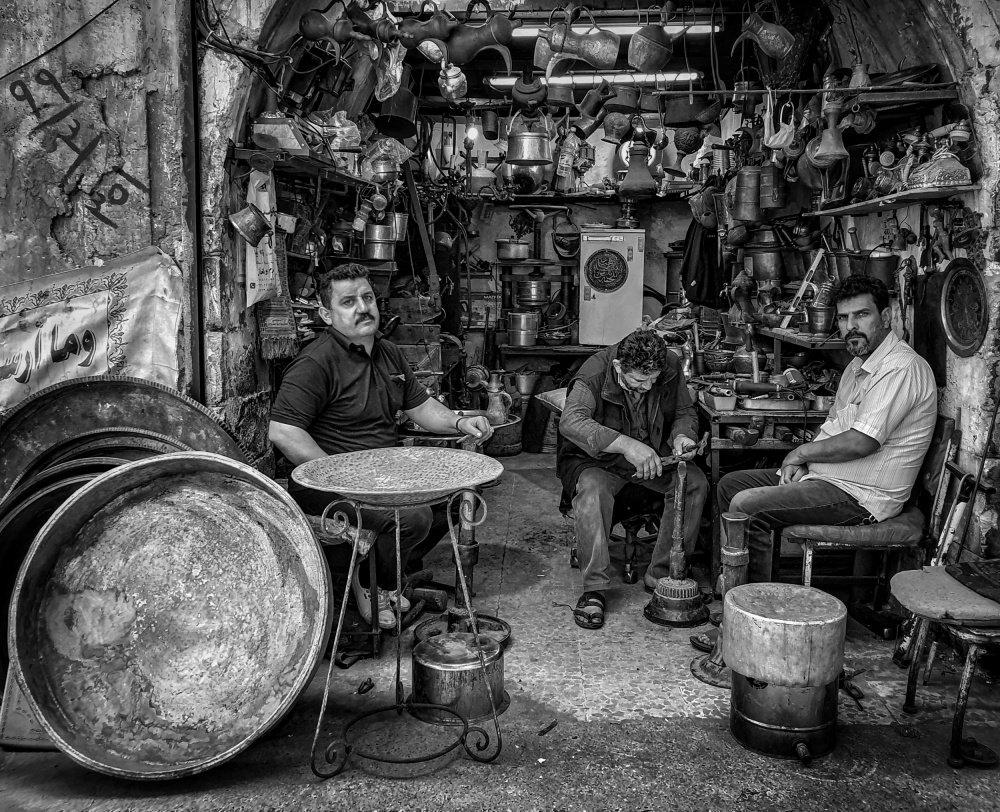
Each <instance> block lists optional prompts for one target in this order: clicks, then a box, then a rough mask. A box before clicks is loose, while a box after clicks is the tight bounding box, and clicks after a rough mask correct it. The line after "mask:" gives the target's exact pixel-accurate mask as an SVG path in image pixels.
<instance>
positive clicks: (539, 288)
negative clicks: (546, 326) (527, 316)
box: [517, 278, 552, 307]
mask: <svg viewBox="0 0 1000 812" xmlns="http://www.w3.org/2000/svg"><path fill="white" fill-rule="evenodd" d="M551 295H552V282H551V281H549V280H548V279H544V278H537V279H536V278H526V279H519V280H518V281H517V303H518V304H519V305H521V307H544V306H545V305H547V304H548V303H549V297H550V296H551Z"/></svg>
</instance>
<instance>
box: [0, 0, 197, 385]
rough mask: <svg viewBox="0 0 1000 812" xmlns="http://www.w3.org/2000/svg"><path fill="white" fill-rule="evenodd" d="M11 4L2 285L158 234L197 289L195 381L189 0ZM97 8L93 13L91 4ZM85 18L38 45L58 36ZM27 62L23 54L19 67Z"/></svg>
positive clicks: (185, 375)
mask: <svg viewBox="0 0 1000 812" xmlns="http://www.w3.org/2000/svg"><path fill="white" fill-rule="evenodd" d="M106 6H107V3H106V2H105V0H67V2H65V3H59V4H53V3H48V2H43V1H42V0H9V2H6V3H3V4H2V5H0V30H2V31H3V37H2V39H0V70H2V72H3V73H8V72H10V73H9V74H8V75H7V76H5V77H4V78H3V79H2V80H0V285H5V284H11V283H16V282H23V281H26V280H30V279H33V278H35V277H38V276H42V275H45V274H50V273H54V272H58V271H62V270H68V269H71V268H74V267H78V266H83V265H91V264H100V263H101V262H102V261H104V260H108V259H111V258H113V257H117V256H120V255H123V254H128V253H130V252H133V251H135V250H137V249H140V248H143V247H145V246H148V245H155V246H157V247H158V248H160V249H161V250H162V251H164V252H165V253H167V254H168V255H169V256H170V257H172V258H173V260H174V261H175V262H176V263H177V264H178V266H179V267H180V268H181V270H182V272H183V274H184V280H185V289H186V291H187V292H188V296H187V301H186V302H185V308H184V313H183V325H182V327H181V331H180V334H179V335H178V336H177V361H178V367H179V369H180V372H179V373H178V376H177V381H176V386H177V388H179V389H181V390H184V391H188V392H191V391H192V387H194V388H196V387H197V385H198V381H197V374H196V368H197V365H196V358H197V354H196V352H195V351H194V350H195V347H196V343H195V342H196V341H197V331H196V330H192V329H191V325H192V312H193V311H192V306H193V303H194V302H195V299H194V292H195V291H196V290H197V288H196V279H195V275H194V262H193V258H194V240H193V231H192V228H191V223H190V221H189V220H188V217H187V215H188V211H189V206H188V203H189V200H190V194H189V189H188V183H187V180H186V174H185V173H186V172H189V171H190V169H191V165H190V163H189V161H190V160H191V159H192V157H193V156H192V151H191V150H190V149H188V150H185V148H184V145H185V129H184V124H185V118H184V97H183V85H182V83H183V77H184V75H185V70H184V63H183V59H182V54H184V53H185V52H186V49H187V48H188V39H187V38H188V36H189V32H190V26H189V24H188V17H187V8H188V7H187V4H183V3H182V4H179V5H178V6H175V5H174V4H173V3H158V4H154V5H153V6H146V5H145V4H141V5H132V4H129V3H124V2H122V3H118V4H116V5H115V6H114V7H112V8H111V9H110V10H108V11H107V12H105V13H103V14H101V13H100V12H101V11H102V9H103V8H105V7H106ZM95 15H96V16H97V19H95V20H93V22H90V23H89V24H88V21H90V20H91V19H92V18H94V17H95ZM81 27H83V30H82V31H80V32H79V33H78V34H76V35H75V36H72V37H71V38H70V39H69V40H68V42H66V43H64V44H63V45H61V46H59V47H58V48H56V49H55V50H54V51H53V52H52V53H49V54H46V55H44V56H42V57H41V58H36V57H38V56H39V55H40V54H43V52H45V51H46V50H47V49H48V48H49V47H51V46H52V45H53V44H55V43H57V42H59V41H60V40H62V39H63V38H65V37H67V36H68V35H70V34H72V33H73V32H74V31H76V30H77V29H79V28H81ZM20 66H23V68H21V67H20Z"/></svg>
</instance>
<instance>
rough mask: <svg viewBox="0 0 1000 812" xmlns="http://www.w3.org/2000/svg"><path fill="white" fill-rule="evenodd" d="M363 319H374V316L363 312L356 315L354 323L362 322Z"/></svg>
mask: <svg viewBox="0 0 1000 812" xmlns="http://www.w3.org/2000/svg"><path fill="white" fill-rule="evenodd" d="M363 321H375V317H374V316H370V315H368V314H367V313H365V314H363V315H361V316H358V317H357V318H356V319H355V320H354V323H355V324H361V322H363Z"/></svg>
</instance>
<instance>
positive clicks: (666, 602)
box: [642, 460, 708, 626]
mask: <svg viewBox="0 0 1000 812" xmlns="http://www.w3.org/2000/svg"><path fill="white" fill-rule="evenodd" d="M686 491H687V462H686V461H685V460H681V461H679V462H678V463H677V479H676V486H675V489H674V526H673V537H672V543H671V546H670V575H669V576H668V577H667V578H660V580H659V581H657V582H656V589H655V590H654V591H653V597H652V598H651V599H650V601H649V603H647V604H646V608H645V609H643V612H642V613H643V615H644V616H645V617H646V620H649V621H651V622H653V623H658V624H660V625H661V626H699V625H701V624H702V623H705V622H706V621H707V620H708V607H707V606H705V604H704V602H703V601H702V597H701V591H700V590H699V589H698V582H697V581H695V580H694V578H686V577H685V573H686V569H687V564H686V561H685V559H684V503H685V500H686Z"/></svg>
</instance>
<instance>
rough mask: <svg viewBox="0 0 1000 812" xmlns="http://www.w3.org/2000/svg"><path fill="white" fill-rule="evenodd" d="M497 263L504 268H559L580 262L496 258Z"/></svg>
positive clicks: (574, 260)
mask: <svg viewBox="0 0 1000 812" xmlns="http://www.w3.org/2000/svg"><path fill="white" fill-rule="evenodd" d="M496 264H497V265H500V266H503V267H505V268H518V267H522V266H523V267H525V268H546V267H548V266H550V265H551V266H553V267H557V266H558V267H560V268H575V267H576V266H577V265H579V264H580V259H579V257H577V258H576V259H520V260H515V259H498V260H497V261H496Z"/></svg>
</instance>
